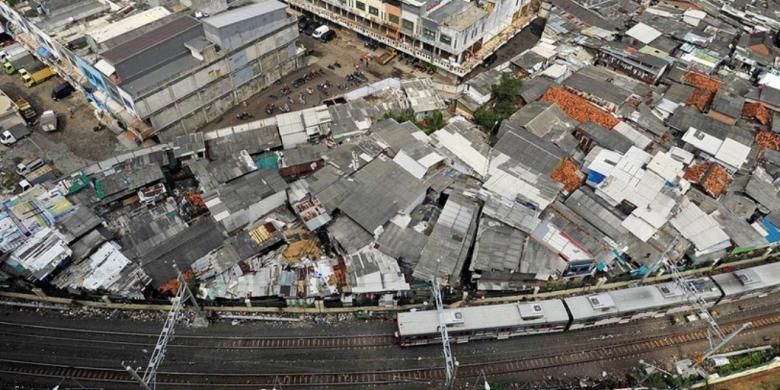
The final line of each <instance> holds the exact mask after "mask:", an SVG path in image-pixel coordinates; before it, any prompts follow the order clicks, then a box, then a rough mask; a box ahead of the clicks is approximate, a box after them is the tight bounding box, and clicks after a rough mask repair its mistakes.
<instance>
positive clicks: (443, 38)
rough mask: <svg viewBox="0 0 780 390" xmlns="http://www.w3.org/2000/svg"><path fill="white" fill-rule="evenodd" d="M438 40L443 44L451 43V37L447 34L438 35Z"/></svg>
mask: <svg viewBox="0 0 780 390" xmlns="http://www.w3.org/2000/svg"><path fill="white" fill-rule="evenodd" d="M439 41H441V43H443V44H445V45H451V44H452V38H450V37H449V36H447V35H444V34H441V35H439Z"/></svg>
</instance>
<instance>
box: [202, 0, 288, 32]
mask: <svg viewBox="0 0 780 390" xmlns="http://www.w3.org/2000/svg"><path fill="white" fill-rule="evenodd" d="M284 8H287V5H285V4H283V3H281V2H278V1H276V0H263V1H260V2H256V3H250V4H247V5H245V6H242V7H237V8H234V9H231V10H228V11H224V12H221V13H219V14H217V15H214V16H210V17H208V18H205V19H203V23H206V24H209V25H212V26H214V27H216V28H222V27H225V26H229V25H231V24H235V23H238V22H241V21H244V20H247V19H251V18H254V17H255V16H258V15H262V14H265V13H268V12H273V11H276V10H279V9H284Z"/></svg>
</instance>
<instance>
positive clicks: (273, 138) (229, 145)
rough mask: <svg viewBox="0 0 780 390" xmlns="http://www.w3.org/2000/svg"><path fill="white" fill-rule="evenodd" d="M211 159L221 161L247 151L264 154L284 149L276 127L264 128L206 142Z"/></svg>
mask: <svg viewBox="0 0 780 390" xmlns="http://www.w3.org/2000/svg"><path fill="white" fill-rule="evenodd" d="M206 145H208V148H209V157H211V158H213V159H221V158H225V157H227V156H233V155H236V154H238V152H239V151H241V150H246V151H247V152H248V153H249V154H258V153H263V152H265V151H268V150H272V149H278V148H280V147H282V139H281V138H280V137H279V130H277V128H276V127H275V126H264V127H260V128H257V129H252V130H249V131H243V132H240V133H233V134H230V135H227V136H224V137H218V138H215V139H212V140H208V141H206Z"/></svg>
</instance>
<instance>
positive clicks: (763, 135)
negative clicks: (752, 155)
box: [756, 131, 780, 158]
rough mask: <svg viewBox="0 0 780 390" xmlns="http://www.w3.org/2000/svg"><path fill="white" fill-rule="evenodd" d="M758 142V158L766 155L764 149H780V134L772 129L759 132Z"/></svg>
mask: <svg viewBox="0 0 780 390" xmlns="http://www.w3.org/2000/svg"><path fill="white" fill-rule="evenodd" d="M756 143H757V144H758V156H757V157H758V158H761V157H762V156H763V155H764V150H766V149H771V150H775V151H780V135H777V134H775V133H773V132H771V131H759V132H757V133H756Z"/></svg>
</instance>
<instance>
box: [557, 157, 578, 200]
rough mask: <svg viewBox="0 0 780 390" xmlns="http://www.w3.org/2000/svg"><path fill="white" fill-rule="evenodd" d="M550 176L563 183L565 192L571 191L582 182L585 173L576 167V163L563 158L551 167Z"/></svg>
mask: <svg viewBox="0 0 780 390" xmlns="http://www.w3.org/2000/svg"><path fill="white" fill-rule="evenodd" d="M550 178H551V179H553V180H555V181H557V182H558V183H561V184H563V189H564V190H565V191H566V192H573V191H574V190H576V189H577V187H579V186H580V184H582V179H584V178H585V175H584V174H583V173H582V172H580V170H579V169H577V165H575V164H574V163H573V162H572V161H571V160H569V159H568V158H565V159H563V160H561V163H560V164H558V166H557V167H555V169H553V171H552V173H550Z"/></svg>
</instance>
